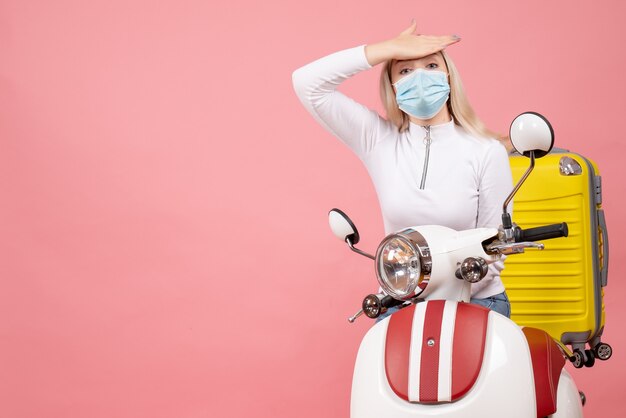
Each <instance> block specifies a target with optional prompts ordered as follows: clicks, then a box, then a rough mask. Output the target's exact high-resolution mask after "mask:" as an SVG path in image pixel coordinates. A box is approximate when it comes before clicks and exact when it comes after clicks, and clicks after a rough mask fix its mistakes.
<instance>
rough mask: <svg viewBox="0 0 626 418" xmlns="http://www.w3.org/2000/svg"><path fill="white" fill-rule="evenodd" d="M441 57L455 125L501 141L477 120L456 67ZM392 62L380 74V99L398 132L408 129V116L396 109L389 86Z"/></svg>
mask: <svg viewBox="0 0 626 418" xmlns="http://www.w3.org/2000/svg"><path fill="white" fill-rule="evenodd" d="M441 56H442V57H443V60H444V61H445V63H446V66H447V67H448V74H449V77H450V98H449V99H448V102H447V106H448V110H449V112H450V114H451V115H452V117H453V118H454V122H455V124H457V125H459V126H461V127H462V128H463V129H465V131H467V132H468V133H470V134H472V135H474V136H479V137H485V138H496V139H500V140H502V139H503V137H502V135H499V134H497V133H496V132H494V131H492V130H490V129H488V128H487V127H486V126H485V124H484V123H483V122H482V121H481V120H480V119H478V116H476V113H475V112H474V109H472V106H471V105H470V103H469V101H468V100H467V96H465V90H464V89H463V84H462V83H461V77H460V76H459V72H458V71H457V69H456V66H455V65H454V63H453V62H452V60H451V59H450V57H449V56H448V55H447V54H446V52H445V51H441ZM392 63H393V62H392V61H391V60H390V61H387V62H385V64H384V66H383V69H382V71H381V73H380V99H381V100H382V102H383V106H384V108H385V112H386V113H387V119H388V120H389V121H391V122H392V123H393V124H394V125H396V126H397V127H398V131H399V132H404V131H406V130H407V129H409V116H408V115H407V114H406V113H404V112H403V111H402V110H400V108H399V107H398V103H397V102H396V93H395V92H394V91H393V86H392V84H391V65H392Z"/></svg>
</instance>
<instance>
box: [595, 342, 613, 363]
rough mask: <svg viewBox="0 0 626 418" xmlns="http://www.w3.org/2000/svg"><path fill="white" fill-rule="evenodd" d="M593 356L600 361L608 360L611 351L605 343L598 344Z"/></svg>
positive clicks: (611, 353)
mask: <svg viewBox="0 0 626 418" xmlns="http://www.w3.org/2000/svg"><path fill="white" fill-rule="evenodd" d="M593 351H594V354H595V355H596V357H597V358H599V359H600V360H608V359H610V358H611V356H612V355H613V349H612V348H611V346H610V345H608V344H607V343H600V344H598V345H596V347H595V348H594V349H593Z"/></svg>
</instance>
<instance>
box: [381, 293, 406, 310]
mask: <svg viewBox="0 0 626 418" xmlns="http://www.w3.org/2000/svg"><path fill="white" fill-rule="evenodd" d="M403 303H404V301H401V300H398V299H394V298H392V297H391V296H389V295H387V296H385V297H384V298H382V299H381V300H380V305H381V306H383V307H385V308H393V307H394V306H398V305H402V304H403Z"/></svg>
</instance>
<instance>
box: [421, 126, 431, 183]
mask: <svg viewBox="0 0 626 418" xmlns="http://www.w3.org/2000/svg"><path fill="white" fill-rule="evenodd" d="M424 129H426V136H425V137H424V145H426V155H425V156H424V169H423V170H422V181H421V182H420V190H424V184H426V173H428V158H429V157H430V143H431V142H433V140H432V139H431V138H430V125H426V126H424Z"/></svg>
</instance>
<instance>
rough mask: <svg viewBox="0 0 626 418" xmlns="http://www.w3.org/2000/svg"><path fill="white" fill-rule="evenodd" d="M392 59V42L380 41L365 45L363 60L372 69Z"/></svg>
mask: <svg viewBox="0 0 626 418" xmlns="http://www.w3.org/2000/svg"><path fill="white" fill-rule="evenodd" d="M393 57H394V54H393V41H382V42H377V43H375V44H370V45H365V58H366V59H367V62H368V63H369V64H370V65H371V66H372V67H374V66H376V65H378V64H380V63H381V62H385V61H389V60H390V59H392V58H393Z"/></svg>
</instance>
